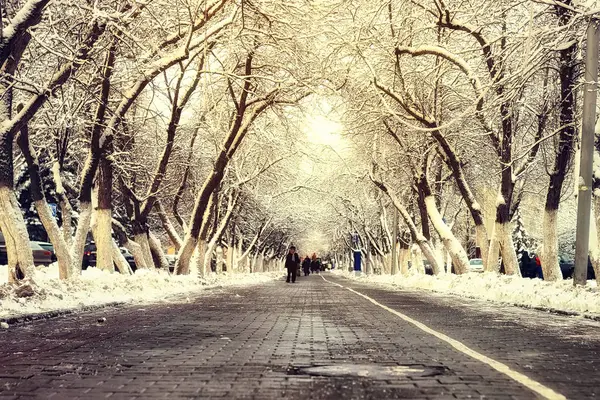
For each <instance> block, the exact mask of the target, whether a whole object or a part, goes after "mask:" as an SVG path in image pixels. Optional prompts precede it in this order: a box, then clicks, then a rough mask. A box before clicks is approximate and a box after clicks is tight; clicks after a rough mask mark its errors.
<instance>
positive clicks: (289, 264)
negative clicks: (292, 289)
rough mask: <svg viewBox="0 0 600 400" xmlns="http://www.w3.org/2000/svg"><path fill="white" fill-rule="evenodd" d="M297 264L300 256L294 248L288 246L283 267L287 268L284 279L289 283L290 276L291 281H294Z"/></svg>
mask: <svg viewBox="0 0 600 400" xmlns="http://www.w3.org/2000/svg"><path fill="white" fill-rule="evenodd" d="M299 265H300V257H299V256H298V254H296V248H295V247H294V246H292V247H290V252H289V253H288V255H287V256H286V257H285V268H286V269H287V279H286V280H285V281H286V282H287V283H290V278H291V279H292V283H296V274H297V273H298V266H299Z"/></svg>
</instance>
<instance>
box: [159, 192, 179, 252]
mask: <svg viewBox="0 0 600 400" xmlns="http://www.w3.org/2000/svg"><path fill="white" fill-rule="evenodd" d="M154 206H155V208H156V211H157V214H158V217H159V218H160V222H161V223H162V226H163V229H164V230H165V232H167V235H168V236H169V239H170V240H171V243H172V244H173V247H175V251H179V249H180V248H181V243H182V242H181V237H180V236H179V234H178V233H177V231H176V230H175V227H174V226H173V224H172V223H171V219H170V218H169V216H168V215H167V213H166V212H165V209H164V208H163V206H162V204H161V202H160V201H156V203H154Z"/></svg>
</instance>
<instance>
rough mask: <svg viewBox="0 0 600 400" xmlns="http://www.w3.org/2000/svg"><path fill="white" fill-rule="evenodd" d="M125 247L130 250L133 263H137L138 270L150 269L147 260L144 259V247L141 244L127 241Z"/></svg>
mask: <svg viewBox="0 0 600 400" xmlns="http://www.w3.org/2000/svg"><path fill="white" fill-rule="evenodd" d="M123 247H125V248H126V249H127V250H129V252H130V253H131V255H132V256H133V261H135V268H136V269H144V268H148V266H147V265H146V258H145V257H144V252H143V251H142V247H141V246H140V245H139V244H137V243H136V242H134V241H133V240H130V239H127V242H125V243H124V244H123Z"/></svg>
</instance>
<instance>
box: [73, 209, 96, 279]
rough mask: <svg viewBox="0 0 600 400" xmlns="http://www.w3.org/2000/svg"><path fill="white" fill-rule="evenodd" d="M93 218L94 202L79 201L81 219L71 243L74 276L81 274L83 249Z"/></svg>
mask: <svg viewBox="0 0 600 400" xmlns="http://www.w3.org/2000/svg"><path fill="white" fill-rule="evenodd" d="M91 220H92V203H91V202H89V201H81V202H80V203H79V220H78V221H77V230H76V231H75V237H74V238H73V244H72V245H71V272H72V276H75V277H78V276H79V275H80V274H81V264H83V250H84V248H85V241H86V239H87V235H88V233H89V231H90V223H91Z"/></svg>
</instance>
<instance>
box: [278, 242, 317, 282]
mask: <svg viewBox="0 0 600 400" xmlns="http://www.w3.org/2000/svg"><path fill="white" fill-rule="evenodd" d="M321 267H322V265H321V260H320V259H319V258H318V257H317V255H316V254H315V253H313V255H312V257H309V256H306V257H304V259H303V260H302V262H300V256H299V255H298V253H296V248H295V247H294V246H291V247H290V250H289V253H288V255H287V256H286V258H285V269H286V270H287V278H286V280H285V281H286V282H287V283H290V282H291V283H296V277H297V276H298V275H300V274H301V272H300V271H301V270H300V268H302V271H303V272H304V276H308V275H310V273H311V272H312V273H319V271H321Z"/></svg>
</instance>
